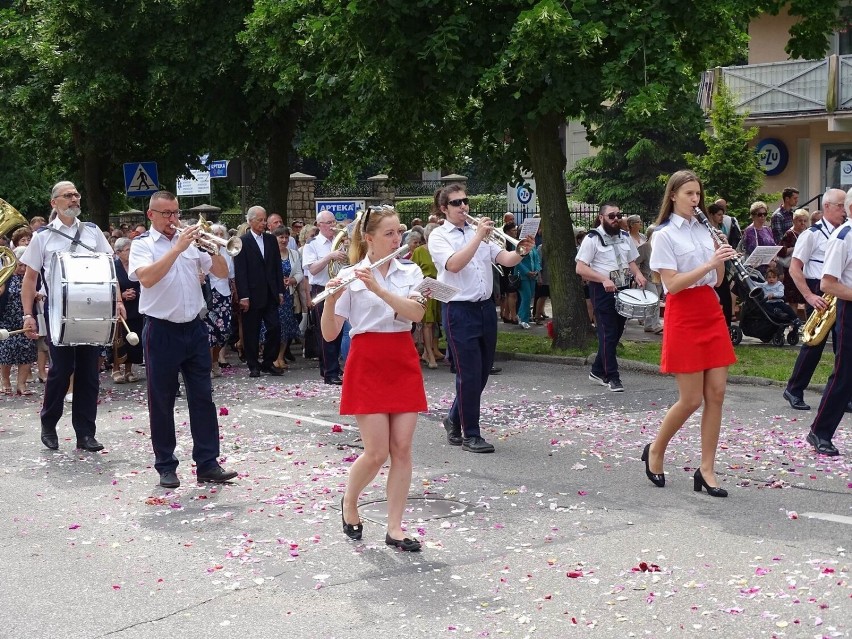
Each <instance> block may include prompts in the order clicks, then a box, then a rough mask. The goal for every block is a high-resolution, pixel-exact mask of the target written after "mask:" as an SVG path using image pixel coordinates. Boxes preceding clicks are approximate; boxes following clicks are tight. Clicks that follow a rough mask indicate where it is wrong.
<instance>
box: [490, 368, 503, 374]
mask: <svg viewBox="0 0 852 639" xmlns="http://www.w3.org/2000/svg"><path fill="white" fill-rule="evenodd" d="M502 372H503V369H502V368H500V367H499V366H492V367H491V370H490V371H489V372H488V374H489V375H499V374H500V373H502Z"/></svg>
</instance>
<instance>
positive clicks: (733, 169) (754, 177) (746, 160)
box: [686, 84, 764, 219]
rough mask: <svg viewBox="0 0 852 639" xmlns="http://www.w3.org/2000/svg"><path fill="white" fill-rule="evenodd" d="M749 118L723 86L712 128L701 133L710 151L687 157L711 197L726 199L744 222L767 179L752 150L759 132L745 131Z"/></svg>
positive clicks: (716, 104) (713, 110) (715, 98)
mask: <svg viewBox="0 0 852 639" xmlns="http://www.w3.org/2000/svg"><path fill="white" fill-rule="evenodd" d="M746 117H748V116H747V114H743V115H740V114H738V113H737V112H736V110H735V109H734V102H733V99H732V97H731V94H730V92H729V91H728V90H727V88H726V87H725V85H724V84H720V85H719V90H718V93H717V94H716V95H715V96H714V98H713V108H712V110H711V111H710V125H711V128H710V129H709V130H705V131H703V132H702V133H701V140H702V141H703V142H704V146H705V148H706V151H705V152H704V153H702V154H701V155H695V154H687V155H686V160H687V162H688V163H689V166H690V168H692V169H693V170H694V171H695V173H696V174H697V175H698V176H699V177H701V179H702V181H703V182H704V190H705V192H706V193H707V194H708V196H710V195H716V196H717V197H722V198H725V200H727V202H728V205H729V207H730V209H731V210H732V211H733V212H734V214H736V215H739V216H742V217H743V219H745V217H744V215H745V213H746V212H747V211H748V208H749V205H750V204H751V202H752V201H753V200H754V197H755V195H756V193H757V191H758V189H760V187H761V185H762V184H763V177H764V174H763V170H762V169H761V168H760V158H759V157H758V156H757V154H756V153H755V152H754V149H753V148H751V147H750V146H749V143H750V142H751V141H752V140H753V139H754V137H755V136H756V135H757V128H756V127H749V128H746V127H744V122H745V119H746Z"/></svg>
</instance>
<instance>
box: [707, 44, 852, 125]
mask: <svg viewBox="0 0 852 639" xmlns="http://www.w3.org/2000/svg"><path fill="white" fill-rule="evenodd" d="M720 82H722V83H724V85H725V86H726V87H727V88H728V90H729V91H730V93H731V96H732V98H733V101H734V107H735V109H736V110H737V112H738V113H746V112H748V113H749V114H750V116H751V117H760V116H777V115H796V114H802V115H807V114H812V113H817V114H819V113H826V114H827V113H833V112H835V111H838V110H844V109H848V110H852V56H838V55H833V56H830V57H828V58H823V59H822V60H792V61H788V62H770V63H767V64H749V65H745V66H739V67H717V68H716V69H713V70H710V71H705V72H704V73H703V74H702V77H701V86H700V87H699V95H698V101H699V104H700V105H701V107H702V108H703V109H704V111H705V112H707V111H709V110H710V109H712V108H713V97H714V95H715V94H716V92H717V86H718V83H720Z"/></svg>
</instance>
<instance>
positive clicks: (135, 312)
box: [112, 237, 144, 384]
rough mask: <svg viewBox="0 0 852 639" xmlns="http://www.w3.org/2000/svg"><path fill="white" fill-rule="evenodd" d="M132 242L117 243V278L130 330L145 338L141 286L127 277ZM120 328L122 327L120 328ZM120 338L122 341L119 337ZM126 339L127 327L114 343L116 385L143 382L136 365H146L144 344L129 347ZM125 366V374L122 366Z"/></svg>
mask: <svg viewBox="0 0 852 639" xmlns="http://www.w3.org/2000/svg"><path fill="white" fill-rule="evenodd" d="M131 242H132V240H131V239H129V238H126V237H120V238H117V239H116V240H115V248H114V250H115V276H116V278H117V279H118V288H119V290H120V291H121V301H122V302H124V310H125V311H127V326H128V327H129V328H130V330H131V332H133V333H136V335H138V336H140V337H141V335H142V328H143V323H144V322H143V317H142V315H141V314H140V313H139V287H140V285H139V282H133V281H131V280H130V278H129V277H128V276H127V268H128V266H129V265H130V243H131ZM119 326H121V325H120V324H119ZM119 336H120V337H119ZM126 338H127V336H126V335H124V327H123V326H121V328H120V329H118V330H117V331H116V339H115V341H114V342H113V355H112V357H113V360H112V364H113V368H112V381H114V382H115V383H116V384H124V383H125V382H135V381H138V380H139V377H137V376H136V375H135V374H134V373H133V365H134V364H137V365H138V364H142V362H143V352H142V344H141V343H140V342H137V343H136V344H135V345H133V344H130V343H128V341H127V339H126ZM122 364H123V365H124V371H123V372H122V370H121V366H122Z"/></svg>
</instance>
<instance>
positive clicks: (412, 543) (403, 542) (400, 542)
mask: <svg viewBox="0 0 852 639" xmlns="http://www.w3.org/2000/svg"><path fill="white" fill-rule="evenodd" d="M385 543H386V544H387V545H388V546H393V547H394V548H399V549H400V550H405V551H406V552H419V551H420V542H419V541H417V540H416V539H410V538H409V537H406V538H405V539H394V538H393V537H391V536H390V535H389V534H387V533H385Z"/></svg>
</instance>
